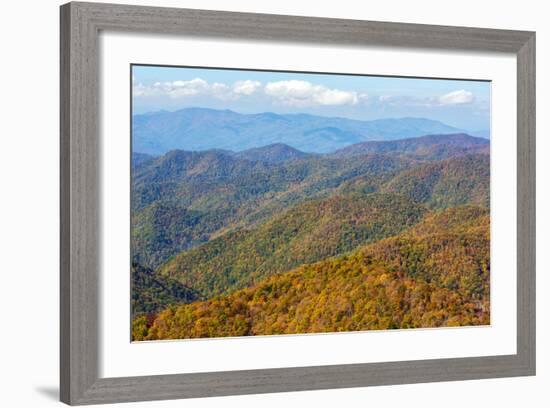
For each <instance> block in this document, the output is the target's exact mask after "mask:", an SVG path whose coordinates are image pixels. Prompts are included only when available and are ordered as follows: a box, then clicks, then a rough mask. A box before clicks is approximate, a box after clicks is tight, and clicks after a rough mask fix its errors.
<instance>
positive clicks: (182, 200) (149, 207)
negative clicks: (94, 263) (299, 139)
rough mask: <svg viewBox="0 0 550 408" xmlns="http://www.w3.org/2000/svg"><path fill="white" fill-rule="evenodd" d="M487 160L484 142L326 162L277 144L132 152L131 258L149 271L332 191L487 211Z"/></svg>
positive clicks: (432, 139) (356, 153) (357, 151)
mask: <svg viewBox="0 0 550 408" xmlns="http://www.w3.org/2000/svg"><path fill="white" fill-rule="evenodd" d="M488 153H489V141H488V140H486V139H481V138H475V137H472V136H468V135H465V134H453V135H430V136H425V137H419V138H412V139H404V140H399V141H389V142H363V143H359V144H357V145H353V146H351V147H348V148H345V149H342V150H339V151H337V152H335V153H334V154H328V155H321V154H311V153H304V152H301V151H299V150H296V149H294V148H292V147H289V146H287V145H284V144H273V145H268V146H264V147H262V148H252V149H248V150H245V151H242V152H238V153H234V152H231V151H226V150H216V149H214V150H208V151H200V152H196V151H194V152H189V151H183V150H174V151H170V152H169V153H167V154H165V155H163V156H160V157H155V156H151V155H145V154H137V153H134V155H133V160H132V162H133V176H132V185H133V187H132V208H133V216H132V225H133V229H132V239H133V248H134V251H135V254H136V256H135V257H134V259H135V260H136V261H137V262H139V263H142V264H144V265H145V266H149V267H153V268H156V267H158V266H159V265H160V264H162V263H163V262H164V261H166V260H167V259H169V258H170V257H171V256H173V255H175V254H176V253H178V252H180V251H184V250H188V249H191V248H193V247H195V246H197V245H200V244H202V243H204V242H206V241H209V240H210V239H212V238H213V237H216V236H219V235H222V234H224V233H226V232H228V231H229V230H235V229H238V228H240V227H251V226H254V225H256V224H258V223H261V222H262V221H265V220H266V219H268V218H270V217H272V216H274V215H276V214H279V213H281V212H282V211H284V210H285V209H286V208H288V206H289V205H294V204H297V203H300V202H303V201H304V200H312V199H317V198H324V197H327V196H330V195H331V194H335V193H338V194H350V193H362V194H368V193H372V192H376V191H378V192H382V193H390V194H397V195H402V196H405V197H408V198H409V199H410V200H412V201H413V202H414V203H422V204H423V205H426V206H427V207H429V208H445V207H448V206H452V205H462V204H468V203H471V204H475V205H480V206H488V204H489V193H488V191H489V155H488ZM351 230H353V228H351ZM359 235H360V234H359Z"/></svg>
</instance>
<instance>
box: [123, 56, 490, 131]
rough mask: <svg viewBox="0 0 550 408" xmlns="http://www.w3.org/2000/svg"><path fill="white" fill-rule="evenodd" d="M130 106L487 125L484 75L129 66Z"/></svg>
mask: <svg viewBox="0 0 550 408" xmlns="http://www.w3.org/2000/svg"><path fill="white" fill-rule="evenodd" d="M132 83H133V111H134V113H136V114H137V113H145V112H154V111H159V110H177V109H182V108H186V107H205V108H213V109H231V110H234V111H236V112H240V113H259V112H275V113H298V112H300V113H310V114H314V115H322V116H341V117H346V118H352V119H360V120H372V119H380V118H399V117H423V118H428V119H434V120H439V121H441V122H444V123H446V124H448V125H451V126H454V127H457V128H461V129H466V130H489V128H490V89H491V85H490V83H489V82H484V81H460V80H443V79H418V78H392V77H380V76H351V75H334V74H299V73H290V72H283V73H279V72H261V71H244V70H224V69H202V68H183V67H153V66H140V65H134V66H133V67H132Z"/></svg>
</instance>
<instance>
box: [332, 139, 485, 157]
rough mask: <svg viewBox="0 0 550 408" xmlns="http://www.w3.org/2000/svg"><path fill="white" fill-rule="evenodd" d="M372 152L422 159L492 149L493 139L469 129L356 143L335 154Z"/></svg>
mask: <svg viewBox="0 0 550 408" xmlns="http://www.w3.org/2000/svg"><path fill="white" fill-rule="evenodd" d="M368 153H385V154H397V155H400V156H401V155H404V156H410V157H414V158H416V159H422V160H442V159H446V158H450V157H455V156H464V155H467V154H473V153H489V140H487V139H483V138H480V137H473V136H470V135H467V134H465V133H456V134H449V135H427V136H420V137H415V138H408V139H400V140H394V141H370V142H362V143H356V144H353V145H351V146H348V147H345V148H343V149H339V150H337V151H335V152H334V153H332V156H334V157H355V156H360V155H364V154H368Z"/></svg>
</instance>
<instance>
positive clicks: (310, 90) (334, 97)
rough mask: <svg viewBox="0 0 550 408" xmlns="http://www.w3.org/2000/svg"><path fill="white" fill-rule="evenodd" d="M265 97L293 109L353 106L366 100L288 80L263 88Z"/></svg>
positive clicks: (363, 96)
mask: <svg viewBox="0 0 550 408" xmlns="http://www.w3.org/2000/svg"><path fill="white" fill-rule="evenodd" d="M264 92H265V94H266V95H269V96H271V97H273V98H275V100H276V101H278V102H280V103H282V104H284V105H288V106H294V107H307V106H314V105H355V104H357V103H358V102H359V100H362V99H366V98H367V97H368V96H367V94H358V93H357V92H355V91H342V90H339V89H329V88H327V87H326V86H323V85H314V84H312V83H311V82H308V81H300V80H289V81H278V82H269V83H267V85H266V86H265V88H264Z"/></svg>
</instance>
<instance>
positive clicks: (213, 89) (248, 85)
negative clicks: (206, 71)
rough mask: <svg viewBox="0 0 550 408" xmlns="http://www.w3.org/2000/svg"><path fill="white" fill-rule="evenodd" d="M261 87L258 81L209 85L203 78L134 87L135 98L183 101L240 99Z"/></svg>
mask: <svg viewBox="0 0 550 408" xmlns="http://www.w3.org/2000/svg"><path fill="white" fill-rule="evenodd" d="M260 86H261V83H260V82H258V81H248V80H247V81H237V82H235V84H233V86H229V85H227V84H224V83H221V82H213V83H208V82H207V81H205V80H204V79H202V78H194V79H191V80H186V81H182V80H177V81H165V82H155V83H154V84H152V85H144V84H143V83H138V84H135V83H134V86H133V92H134V96H136V97H147V96H166V97H169V98H171V99H182V98H189V97H194V96H201V95H206V96H212V97H215V98H218V99H223V100H231V99H238V98H240V97H241V96H243V95H247V96H248V95H251V94H253V93H254V92H255V91H256V89H258V88H259V87H260Z"/></svg>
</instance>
